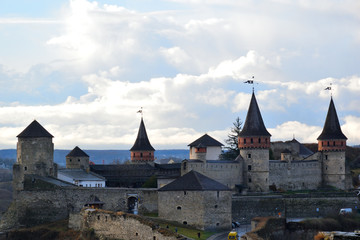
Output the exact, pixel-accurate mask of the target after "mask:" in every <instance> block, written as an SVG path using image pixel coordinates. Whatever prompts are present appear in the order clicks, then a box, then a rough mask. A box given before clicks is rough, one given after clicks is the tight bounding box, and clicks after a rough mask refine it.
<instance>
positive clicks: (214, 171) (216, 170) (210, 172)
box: [181, 160, 243, 189]
mask: <svg viewBox="0 0 360 240" xmlns="http://www.w3.org/2000/svg"><path fill="white" fill-rule="evenodd" d="M191 170H193V171H197V172H199V173H201V174H204V175H206V176H208V177H210V178H212V179H214V180H215V181H218V182H220V183H222V184H224V185H225V186H227V187H229V188H231V189H234V188H235V185H236V184H242V182H243V179H242V174H240V173H241V172H242V164H240V163H239V162H237V161H231V162H228V161H211V160H209V161H206V162H203V161H188V160H184V161H182V163H181V176H183V175H184V174H186V173H188V172H190V171H191Z"/></svg>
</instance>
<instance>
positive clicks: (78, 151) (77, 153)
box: [66, 146, 89, 157]
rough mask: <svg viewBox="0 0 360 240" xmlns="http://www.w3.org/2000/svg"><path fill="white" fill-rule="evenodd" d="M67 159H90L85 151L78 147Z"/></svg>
mask: <svg viewBox="0 0 360 240" xmlns="http://www.w3.org/2000/svg"><path fill="white" fill-rule="evenodd" d="M66 156H67V157H89V155H87V154H86V153H85V152H84V151H83V150H81V149H80V148H79V147H78V146H76V147H75V148H74V149H73V150H71V152H69V153H68V155H66Z"/></svg>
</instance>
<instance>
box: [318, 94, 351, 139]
mask: <svg viewBox="0 0 360 240" xmlns="http://www.w3.org/2000/svg"><path fill="white" fill-rule="evenodd" d="M326 139H347V137H346V136H345V135H344V134H343V132H342V131H341V127H340V123H339V119H338V116H337V113H336V109H335V104H334V101H333V99H332V97H331V100H330V105H329V110H328V113H327V115H326V120H325V124H324V128H323V131H322V133H321V134H320V136H319V137H318V138H317V140H326Z"/></svg>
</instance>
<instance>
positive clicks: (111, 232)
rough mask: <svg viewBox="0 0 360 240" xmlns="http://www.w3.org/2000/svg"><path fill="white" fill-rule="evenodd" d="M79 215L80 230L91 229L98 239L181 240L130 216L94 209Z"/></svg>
mask: <svg viewBox="0 0 360 240" xmlns="http://www.w3.org/2000/svg"><path fill="white" fill-rule="evenodd" d="M81 213H82V214H81V215H82V227H81V228H82V230H86V229H93V230H94V232H95V234H96V235H97V236H98V237H99V238H100V239H133V240H137V239H139V240H140V239H141V240H143V239H148V240H154V239H155V240H177V239H180V238H181V237H180V236H179V235H178V234H176V233H172V232H169V231H167V230H165V229H161V230H160V229H159V228H157V227H156V225H155V224H154V223H152V222H151V221H148V220H146V219H143V218H141V217H139V216H135V215H132V214H126V213H123V212H106V211H101V210H100V211H99V210H94V209H85V210H84V211H82V212H81ZM181 239H182V238H181Z"/></svg>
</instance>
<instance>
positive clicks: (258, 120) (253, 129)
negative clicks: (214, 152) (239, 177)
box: [238, 92, 271, 192]
mask: <svg viewBox="0 0 360 240" xmlns="http://www.w3.org/2000/svg"><path fill="white" fill-rule="evenodd" d="M270 137H271V134H270V133H269V132H268V131H267V129H266V127H265V125H264V121H263V119H262V116H261V113H260V109H259V106H258V104H257V101H256V98H255V94H254V92H253V93H252V96H251V101H250V106H249V110H248V113H247V116H246V120H245V124H244V127H243V129H242V130H241V132H240V134H239V142H238V146H239V149H240V155H241V157H242V158H243V159H244V168H243V169H244V170H243V177H244V183H245V184H246V185H247V187H248V190H249V191H260V192H267V191H269V148H270Z"/></svg>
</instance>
